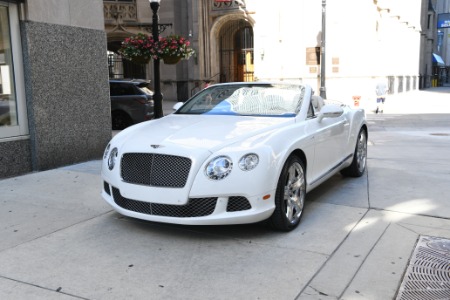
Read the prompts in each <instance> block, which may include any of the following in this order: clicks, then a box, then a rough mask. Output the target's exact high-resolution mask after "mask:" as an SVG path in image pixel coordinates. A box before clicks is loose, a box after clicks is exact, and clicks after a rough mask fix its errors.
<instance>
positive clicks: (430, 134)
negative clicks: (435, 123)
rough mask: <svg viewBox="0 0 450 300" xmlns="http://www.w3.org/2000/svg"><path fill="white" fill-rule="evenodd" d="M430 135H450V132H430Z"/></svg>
mask: <svg viewBox="0 0 450 300" xmlns="http://www.w3.org/2000/svg"><path fill="white" fill-rule="evenodd" d="M430 135H434V136H450V134H448V133H430Z"/></svg>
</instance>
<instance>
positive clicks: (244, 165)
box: [239, 153, 259, 171]
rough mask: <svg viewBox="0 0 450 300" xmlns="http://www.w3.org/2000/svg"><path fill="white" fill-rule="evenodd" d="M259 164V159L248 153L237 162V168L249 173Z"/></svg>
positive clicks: (255, 155)
mask: <svg viewBox="0 0 450 300" xmlns="http://www.w3.org/2000/svg"><path fill="white" fill-rule="evenodd" d="M258 163H259V157H258V155H257V154H255V153H249V154H246V155H244V156H242V158H241V159H240V160H239V168H241V170H242V171H250V170H253V169H254V168H256V166H257V165H258Z"/></svg>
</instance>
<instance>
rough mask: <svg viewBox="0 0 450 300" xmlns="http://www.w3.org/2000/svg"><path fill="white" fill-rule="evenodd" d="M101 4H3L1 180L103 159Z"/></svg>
mask: <svg viewBox="0 0 450 300" xmlns="http://www.w3.org/2000/svg"><path fill="white" fill-rule="evenodd" d="M102 9H103V2H102V0H77V1H73V0H59V1H52V0H17V1H16V0H8V1H3V0H0V48H1V49H0V50H1V51H0V80H1V83H0V84H1V93H0V178H4V177H10V176H16V175H19V174H23V173H27V172H32V171H42V170H47V169H51V168H55V167H59V166H63V165H68V164H74V163H77V162H82V161H87V160H91V159H96V158H100V157H101V156H102V153H103V150H104V147H105V146H106V144H107V142H108V141H109V139H110V138H111V117H110V102H109V101H110V100H109V86H108V69H107V60H106V58H105V53H106V34H105V31H104V20H103V10H102Z"/></svg>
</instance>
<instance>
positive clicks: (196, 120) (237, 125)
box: [117, 115, 295, 152]
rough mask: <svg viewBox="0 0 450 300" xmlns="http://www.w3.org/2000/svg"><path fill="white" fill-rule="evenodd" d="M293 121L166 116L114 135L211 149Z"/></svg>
mask: <svg viewBox="0 0 450 300" xmlns="http://www.w3.org/2000/svg"><path fill="white" fill-rule="evenodd" d="M294 122H295V121H294V119H293V118H270V117H246V116H242V117H241V116H207V115H203V116H202V115H169V116H166V117H164V118H161V119H157V120H152V121H148V122H144V123H141V124H138V125H135V126H132V127H129V128H128V129H127V130H124V131H123V132H122V133H121V134H120V135H118V136H117V138H119V139H121V140H122V139H123V142H126V143H127V144H129V143H133V144H134V143H136V144H139V143H145V144H146V145H148V144H151V145H166V146H169V145H170V146H177V145H178V146H180V147H186V148H197V149H199V148H200V149H205V150H209V151H211V152H214V151H216V150H217V149H220V148H223V147H225V146H226V145H229V144H232V143H235V142H238V141H240V140H246V139H249V138H250V137H252V136H255V135H259V134H263V133H266V132H270V131H272V130H276V129H277V128H280V127H281V126H285V125H286V123H294Z"/></svg>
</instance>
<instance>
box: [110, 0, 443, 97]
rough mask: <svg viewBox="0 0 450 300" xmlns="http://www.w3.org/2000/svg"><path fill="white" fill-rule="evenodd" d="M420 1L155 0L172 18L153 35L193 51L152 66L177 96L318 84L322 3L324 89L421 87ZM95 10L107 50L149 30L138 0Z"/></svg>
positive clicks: (426, 43) (168, 92)
mask: <svg viewBox="0 0 450 300" xmlns="http://www.w3.org/2000/svg"><path fill="white" fill-rule="evenodd" d="M428 2H429V1H428V0H389V1H386V0H343V1H342V0H328V1H306V0H301V1H299V0H280V1H277V2H276V4H275V3H274V2H273V1H268V0H232V1H227V0H183V1H180V0H162V1H161V8H160V22H161V23H166V24H172V26H171V27H168V28H166V30H165V32H163V33H162V34H163V35H164V34H170V33H176V34H182V35H185V36H186V37H189V38H190V40H191V41H192V43H193V45H194V48H195V50H196V51H197V54H196V56H195V57H194V58H191V59H190V60H189V61H184V62H182V63H180V64H178V65H177V66H164V67H163V68H162V74H161V78H162V83H163V86H162V88H163V94H164V95H165V97H166V98H167V97H168V98H177V99H179V100H185V99H187V98H188V97H189V96H190V95H191V93H190V91H192V90H193V89H194V87H195V85H196V83H197V84H198V83H200V84H204V83H205V82H209V81H211V82H229V81H242V80H244V81H245V80H248V81H253V80H284V81H298V82H304V83H308V84H310V85H312V86H313V87H314V88H315V89H316V91H318V90H319V87H320V86H319V84H320V83H319V81H320V76H322V74H321V64H320V50H321V49H322V48H321V46H322V44H321V33H322V10H323V8H324V7H325V9H326V14H325V18H326V21H325V24H326V25H325V29H326V48H325V53H326V56H325V74H324V75H325V77H326V82H327V84H326V89H327V95H328V97H332V98H338V99H346V100H349V99H350V100H351V98H352V95H362V96H365V97H368V98H369V97H372V96H373V95H372V93H373V90H374V88H373V87H374V86H375V85H376V82H377V81H379V80H386V81H388V82H389V86H390V92H391V93H402V92H406V91H409V90H414V89H418V88H419V87H421V81H422V80H423V81H424V83H423V86H424V87H426V86H427V84H428V82H426V80H425V79H426V78H425V76H422V75H426V74H429V73H427V71H426V70H425V69H427V68H429V69H430V70H429V71H428V72H430V71H431V64H432V62H431V57H432V56H431V54H430V52H429V48H430V47H432V44H433V43H434V40H433V39H430V38H427V36H430V35H433V29H432V28H431V29H427V28H426V27H424V22H427V21H428V19H429V17H430V11H429V3H428ZM323 4H325V6H324V5H323ZM406 7H407V8H408V9H405V8H406ZM104 13H105V20H106V31H107V35H108V45H109V46H108V48H109V49H110V50H111V51H113V52H114V47H117V46H118V44H117V42H119V41H120V39H123V38H124V37H126V36H129V35H130V34H131V33H137V32H142V31H144V32H145V31H146V30H147V31H148V32H149V28H150V25H151V16H152V13H151V10H150V7H149V2H148V0H105V1H104ZM431 17H432V18H434V17H435V16H434V15H432V16H431ZM150 31H151V30H150ZM114 43H116V44H114ZM128 69H129V68H128ZM151 72H152V68H151V64H149V65H148V66H147V67H146V69H145V70H144V73H135V74H143V75H142V76H147V78H150V79H151V78H152V74H151ZM422 77H423V78H422Z"/></svg>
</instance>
